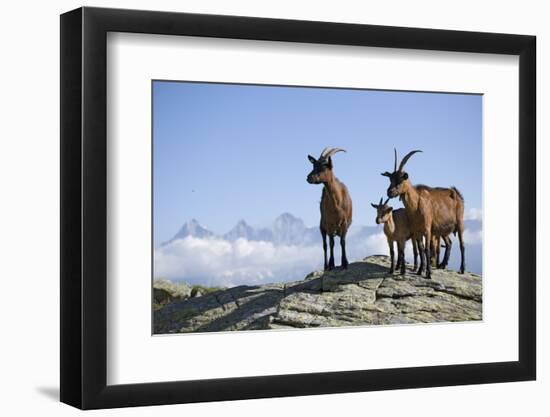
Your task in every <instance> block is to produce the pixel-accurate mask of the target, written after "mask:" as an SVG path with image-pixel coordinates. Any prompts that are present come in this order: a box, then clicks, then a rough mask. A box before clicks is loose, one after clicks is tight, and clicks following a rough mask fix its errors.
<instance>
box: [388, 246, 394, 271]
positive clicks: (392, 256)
mask: <svg viewBox="0 0 550 417" xmlns="http://www.w3.org/2000/svg"><path fill="white" fill-rule="evenodd" d="M388 247H389V248H390V274H393V271H394V270H395V269H394V267H393V265H394V263H393V261H394V252H393V241H391V240H388Z"/></svg>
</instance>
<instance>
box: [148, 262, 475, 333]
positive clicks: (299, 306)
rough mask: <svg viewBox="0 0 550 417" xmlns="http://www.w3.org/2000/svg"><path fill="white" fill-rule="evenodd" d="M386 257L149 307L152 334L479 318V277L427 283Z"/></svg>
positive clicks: (446, 274)
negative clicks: (399, 270)
mask: <svg viewBox="0 0 550 417" xmlns="http://www.w3.org/2000/svg"><path fill="white" fill-rule="evenodd" d="M388 268H389V261H388V258H387V257H386V256H370V257H368V258H366V259H365V260H363V261H359V262H354V263H351V264H350V265H349V268H348V269H347V270H334V271H330V272H323V271H318V272H313V273H311V274H309V275H308V276H307V277H306V278H305V279H304V280H302V281H296V282H288V283H279V284H267V285H261V286H239V287H233V288H228V289H223V290H218V291H214V292H211V293H208V294H205V295H203V296H202V297H198V298H185V299H183V298H182V299H179V300H178V299H176V300H173V301H170V302H167V303H166V304H164V305H163V306H162V307H161V308H159V309H158V310H156V311H155V312H154V333H156V334H162V333H188V332H213V331H228V330H261V329H295V328H306V327H340V326H360V325H383V324H405V323H434V322H451V321H453V322H457V321H470V320H481V319H482V283H481V277H480V276H479V275H474V274H470V273H466V274H464V275H460V274H458V273H457V272H454V271H448V270H437V269H436V270H433V272H432V279H431V280H428V279H426V278H424V277H419V276H417V275H416V274H414V273H413V272H412V271H411V269H410V267H409V268H407V273H406V274H405V275H404V276H400V275H397V274H393V275H390V274H389V273H388Z"/></svg>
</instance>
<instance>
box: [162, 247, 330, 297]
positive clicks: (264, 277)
mask: <svg viewBox="0 0 550 417" xmlns="http://www.w3.org/2000/svg"><path fill="white" fill-rule="evenodd" d="M154 260H155V277H164V278H169V279H179V280H184V281H188V282H192V283H200V284H203V285H208V286H232V285H240V284H248V285H253V284H261V283H267V282H281V281H290V280H297V279H303V277H304V276H305V275H306V274H307V273H309V272H311V271H312V270H315V269H319V268H320V267H321V266H322V265H321V264H322V260H323V252H322V249H321V247H317V246H306V247H297V246H274V245H273V244H272V243H271V242H255V241H248V240H245V239H238V240H237V241H235V242H228V241H225V240H222V239H217V238H212V239H200V238H195V237H191V236H188V237H186V238H185V239H178V240H176V241H174V242H171V243H169V244H167V245H165V246H162V247H160V248H158V249H156V250H155V256H154Z"/></svg>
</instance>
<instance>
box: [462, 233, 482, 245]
mask: <svg viewBox="0 0 550 417" xmlns="http://www.w3.org/2000/svg"><path fill="white" fill-rule="evenodd" d="M481 242H483V231H482V230H470V229H466V230H464V243H466V244H468V245H479V244H481Z"/></svg>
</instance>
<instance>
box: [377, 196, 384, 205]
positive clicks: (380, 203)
mask: <svg viewBox="0 0 550 417" xmlns="http://www.w3.org/2000/svg"><path fill="white" fill-rule="evenodd" d="M382 198H383V197H380V202H379V203H378V205H379V206H381V205H382Z"/></svg>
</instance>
